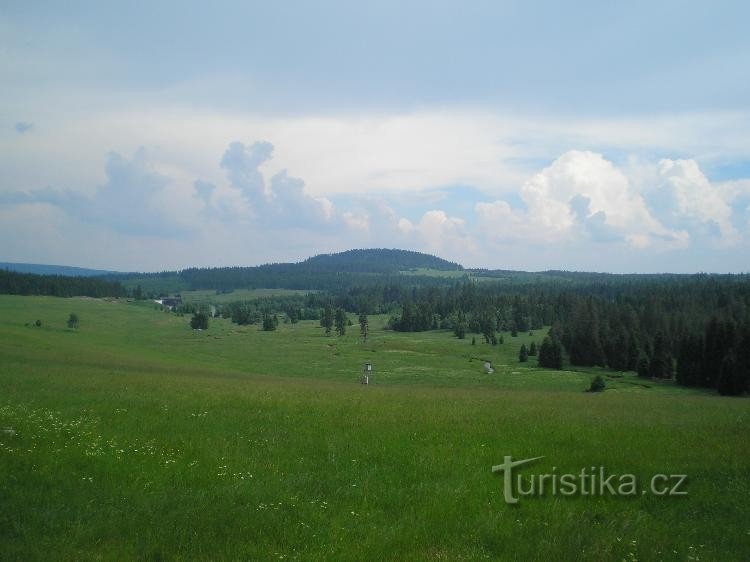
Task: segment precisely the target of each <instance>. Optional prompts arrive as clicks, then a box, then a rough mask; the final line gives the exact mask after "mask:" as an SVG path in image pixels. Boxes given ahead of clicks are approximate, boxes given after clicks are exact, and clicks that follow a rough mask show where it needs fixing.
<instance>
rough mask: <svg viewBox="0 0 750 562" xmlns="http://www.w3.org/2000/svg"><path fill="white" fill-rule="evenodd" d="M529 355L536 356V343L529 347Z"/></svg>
mask: <svg viewBox="0 0 750 562" xmlns="http://www.w3.org/2000/svg"><path fill="white" fill-rule="evenodd" d="M529 355H530V356H536V342H531V345H529Z"/></svg>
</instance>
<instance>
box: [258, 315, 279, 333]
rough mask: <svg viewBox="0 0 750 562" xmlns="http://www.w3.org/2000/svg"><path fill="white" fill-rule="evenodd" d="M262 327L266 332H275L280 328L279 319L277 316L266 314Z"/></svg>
mask: <svg viewBox="0 0 750 562" xmlns="http://www.w3.org/2000/svg"><path fill="white" fill-rule="evenodd" d="M262 327H263V330H264V331H266V332H273V331H274V330H275V329H276V328H278V327H279V317H278V316H277V315H276V314H269V313H266V314H264V315H263V323H262Z"/></svg>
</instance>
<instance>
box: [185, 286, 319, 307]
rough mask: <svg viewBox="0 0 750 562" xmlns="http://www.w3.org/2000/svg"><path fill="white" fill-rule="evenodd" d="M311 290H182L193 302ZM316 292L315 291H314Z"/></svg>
mask: <svg viewBox="0 0 750 562" xmlns="http://www.w3.org/2000/svg"><path fill="white" fill-rule="evenodd" d="M310 292H311V291H301V290H297V289H235V290H233V291H231V292H229V293H217V292H216V291H208V290H204V291H182V293H181V296H182V300H183V301H185V302H192V303H215V304H219V303H228V302H235V301H252V300H257V299H263V298H268V297H290V296H296V295H302V296H304V295H306V294H308V293H310ZM313 292H314V291H313Z"/></svg>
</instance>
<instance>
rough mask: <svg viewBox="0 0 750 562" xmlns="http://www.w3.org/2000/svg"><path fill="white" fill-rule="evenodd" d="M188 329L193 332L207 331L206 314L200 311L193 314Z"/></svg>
mask: <svg viewBox="0 0 750 562" xmlns="http://www.w3.org/2000/svg"><path fill="white" fill-rule="evenodd" d="M190 327H191V328H192V329H193V330H206V329H208V313H207V312H203V311H202V310H199V311H197V312H194V313H193V317H192V318H191V319H190Z"/></svg>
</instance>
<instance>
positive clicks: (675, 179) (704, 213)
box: [659, 159, 740, 244]
mask: <svg viewBox="0 0 750 562" xmlns="http://www.w3.org/2000/svg"><path fill="white" fill-rule="evenodd" d="M659 174H660V176H661V178H662V180H663V184H662V186H661V188H662V189H666V190H669V192H670V194H671V197H672V199H673V203H674V204H673V208H672V209H671V212H672V213H673V214H674V215H676V216H677V217H678V218H687V219H696V220H698V221H700V222H702V223H704V224H707V225H709V226H711V227H714V228H715V229H718V233H717V234H718V236H717V238H719V239H720V241H721V242H722V243H724V244H736V243H737V242H739V240H740V234H739V232H738V231H737V229H736V228H735V227H734V225H733V224H732V208H731V206H730V205H729V203H728V202H727V200H726V199H725V197H726V194H725V193H722V192H721V191H720V190H718V189H717V188H716V187H715V186H713V185H711V183H710V182H709V181H708V179H707V178H706V176H705V175H704V174H703V172H701V170H700V168H699V167H698V164H697V163H696V162H695V160H669V159H663V160H661V161H660V162H659Z"/></svg>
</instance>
